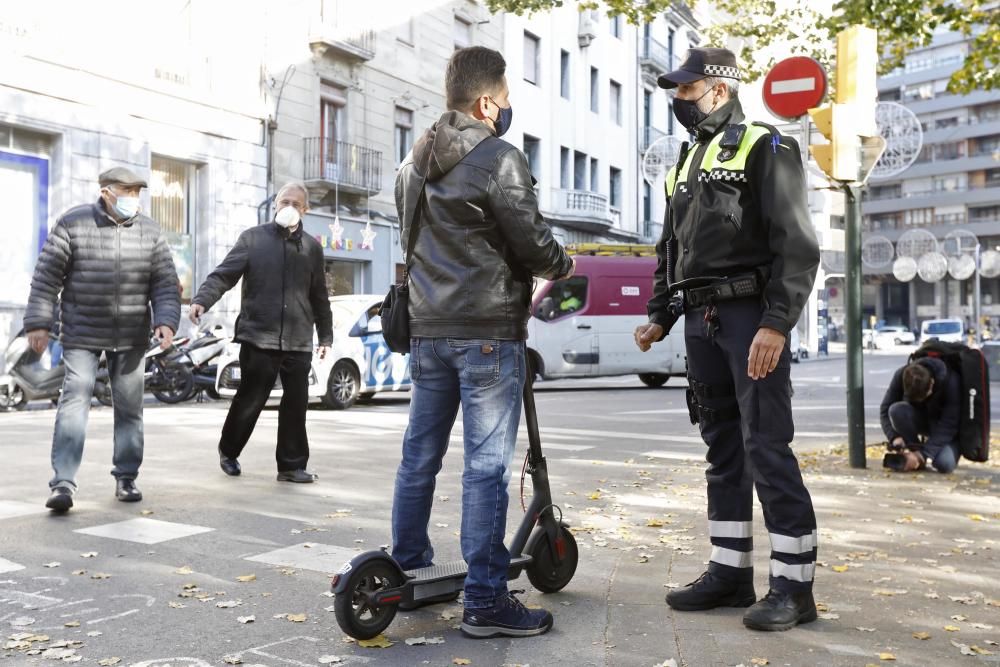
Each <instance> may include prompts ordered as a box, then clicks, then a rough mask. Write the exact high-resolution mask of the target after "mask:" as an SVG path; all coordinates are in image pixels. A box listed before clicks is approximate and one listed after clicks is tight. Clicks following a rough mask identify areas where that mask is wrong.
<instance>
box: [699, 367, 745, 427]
mask: <svg viewBox="0 0 1000 667" xmlns="http://www.w3.org/2000/svg"><path fill="white" fill-rule="evenodd" d="M688 386H689V389H688V390H687V395H686V398H687V407H688V416H689V417H690V418H691V423H692V424H701V425H702V426H709V425H711V424H715V423H716V422H723V421H732V420H734V419H739V417H740V409H739V405H737V403H736V390H735V389H734V388H733V386H732V385H708V384H704V383H703V382H698V381H697V380H695V379H694V378H692V377H691V376H688ZM705 398H728V399H730V401H729V402H728V403H729V404H728V405H726V406H725V407H719V408H710V407H707V406H705V405H702V403H701V401H700V400H699V399H705Z"/></svg>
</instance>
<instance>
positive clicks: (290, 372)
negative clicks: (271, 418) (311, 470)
mask: <svg viewBox="0 0 1000 667" xmlns="http://www.w3.org/2000/svg"><path fill="white" fill-rule="evenodd" d="M311 369H312V353H311V352H283V351H281V350H265V349H262V348H259V347H257V346H255V345H250V344H249V343H243V344H242V345H240V386H239V388H238V389H237V390H236V396H235V397H234V398H233V403H232V405H230V406H229V414H228V415H226V423H225V425H223V427H222V437H221V438H220V439H219V450H220V451H221V453H222V454H223V455H224V456H226V457H228V458H231V459H235V458H239V456H240V453H241V452H242V451H243V447H245V446H246V444H247V441H248V440H249V439H250V435H251V434H252V433H253V429H254V426H256V425H257V418H258V417H260V411H261V410H263V409H264V405H265V404H266V403H267V399H268V397H269V396H270V395H271V390H272V389H273V388H274V381H275V380H276V379H277V378H278V377H279V376H280V377H281V389H282V396H281V406H280V407H279V408H278V448H277V451H276V452H275V458H276V459H277V461H278V472H285V471H288V470H304V469H305V467H306V463H307V462H308V461H309V440H308V438H307V437H306V409H307V407H308V405H309V373H310V371H311Z"/></svg>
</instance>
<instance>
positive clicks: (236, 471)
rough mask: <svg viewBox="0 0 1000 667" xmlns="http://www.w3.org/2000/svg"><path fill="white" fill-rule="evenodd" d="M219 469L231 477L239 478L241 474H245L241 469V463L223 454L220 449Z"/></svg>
mask: <svg viewBox="0 0 1000 667" xmlns="http://www.w3.org/2000/svg"><path fill="white" fill-rule="evenodd" d="M219 467H220V468H222V472H224V473H226V474H227V475H229V476H230V477H239V476H240V473H241V472H243V470H242V468H240V462H239V461H237V460H236V459H231V458H229V457H228V456H226V455H225V454H223V453H222V449H221V448H220V449H219Z"/></svg>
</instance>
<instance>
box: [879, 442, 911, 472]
mask: <svg viewBox="0 0 1000 667" xmlns="http://www.w3.org/2000/svg"><path fill="white" fill-rule="evenodd" d="M899 449H901V448H899ZM882 467H883V468H888V469H889V470H895V471H896V472H903V469H904V468H905V467H906V457H905V456H904V455H903V454H901V453H899V452H889V453H887V454H886V455H885V456H883V457H882Z"/></svg>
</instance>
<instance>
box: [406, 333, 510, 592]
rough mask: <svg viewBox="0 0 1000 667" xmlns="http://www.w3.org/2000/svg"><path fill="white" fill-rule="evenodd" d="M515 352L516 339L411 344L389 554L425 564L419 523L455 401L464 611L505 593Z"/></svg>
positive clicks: (429, 550)
mask: <svg viewBox="0 0 1000 667" xmlns="http://www.w3.org/2000/svg"><path fill="white" fill-rule="evenodd" d="M524 356H525V348H524V341H508V340H495V339H494V340H488V339H475V340H472V339H455V338H414V339H412V341H411V343H410V376H411V378H412V379H413V396H412V397H411V399H410V422H409V425H408V426H407V428H406V435H405V436H404V437H403V460H402V462H401V463H400V464H399V470H398V471H397V473H396V490H395V494H394V496H393V501H392V555H393V558H395V559H396V561H397V562H398V563H399V564H400V566H401V567H402V568H403V569H404V570H412V569H416V568H420V567H427V566H430V565H432V564H433V559H434V549H433V547H432V546H431V542H430V537H429V536H428V534H427V526H428V523H429V522H430V517H431V504H432V503H433V500H434V481H435V480H434V478H435V476H436V475H437V473H438V471H440V470H441V462H442V460H443V459H444V454H445V452H446V451H447V450H448V440H449V438H450V436H451V429H452V427H453V426H454V425H455V418H456V416H457V415H458V408H459V405H461V407H462V426H463V430H464V433H465V471H464V473H463V474H462V538H461V543H462V557H463V558H464V559H465V562H466V563H467V564H468V575H467V576H466V578H465V606H466V607H467V608H484V607H492V606H494V604H495V603H496V601H497V599H498V598H502V597H503V596H504V595H505V594H506V593H507V569H508V567H509V565H510V553H509V552H508V551H507V547H506V546H505V545H504V542H503V540H504V533H505V532H506V530H507V484H508V482H509V481H510V465H511V460H512V459H513V457H514V443H515V442H516V440H517V427H518V422H519V421H520V418H521V394H522V391H523V390H524V381H525V361H524Z"/></svg>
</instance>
